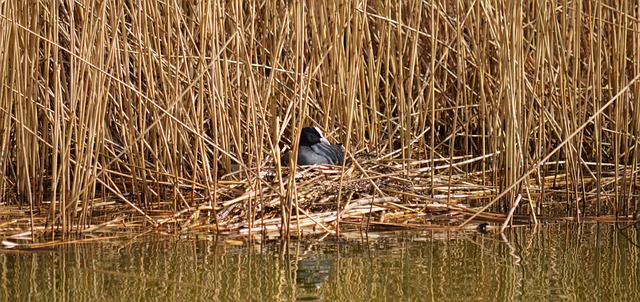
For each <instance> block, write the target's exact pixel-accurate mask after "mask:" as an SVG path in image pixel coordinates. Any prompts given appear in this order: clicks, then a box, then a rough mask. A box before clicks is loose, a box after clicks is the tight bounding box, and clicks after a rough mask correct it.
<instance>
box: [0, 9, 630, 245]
mask: <svg viewBox="0 0 640 302" xmlns="http://www.w3.org/2000/svg"><path fill="white" fill-rule="evenodd" d="M634 5H635V4H634V3H633V1H626V2H625V1H608V2H605V3H602V2H595V1H582V0H577V1H551V2H549V1H539V0H538V1H536V0H529V1H523V3H522V5H521V6H518V5H517V2H514V1H453V0H451V1H444V2H443V1H440V2H435V3H431V2H428V1H404V2H403V3H402V4H399V3H397V2H394V1H368V2H365V1H362V2H355V1H354V2H348V1H347V2H342V3H333V2H330V3H326V4H325V3H323V2H322V1H312V2H309V3H305V2H293V3H289V4H285V3H283V2H279V1H255V2H251V3H249V2H248V1H212V2H208V1H178V2H171V1H169V2H162V1H160V2H158V1H139V2H136V3H132V2H129V1H104V2H101V3H95V2H94V1H0V28H1V31H0V77H1V81H0V82H1V83H2V85H1V87H0V179H1V181H0V194H1V195H0V217H3V218H2V221H5V222H3V223H1V225H0V228H3V229H2V231H3V233H7V234H9V233H11V234H14V235H15V234H22V235H24V234H28V235H27V236H34V234H40V233H42V232H45V231H47V230H48V231H52V230H53V231H55V232H49V233H48V234H50V235H49V236H47V239H49V240H55V239H65V237H66V236H68V235H69V234H73V233H87V230H90V231H96V230H97V229H100V228H106V227H107V226H111V228H112V225H113V224H114V223H117V224H116V225H118V226H120V227H123V228H125V229H131V228H134V227H138V226H140V227H144V229H153V230H170V231H176V230H193V229H202V228H206V229H213V230H216V231H218V232H230V233H231V232H239V233H243V232H246V233H249V232H256V233H261V234H266V233H269V234H270V233H271V231H272V229H273V230H275V231H274V232H275V233H284V234H290V233H291V232H290V231H295V232H296V233H297V232H301V231H302V229H315V230H316V231H319V232H333V231H334V230H339V228H336V224H337V223H338V222H339V221H340V219H346V221H345V223H356V224H358V225H360V226H363V227H365V226H371V223H372V221H374V222H378V223H381V222H387V221H389V220H391V221H394V222H398V221H405V220H404V219H405V218H403V217H409V216H410V215H413V216H411V217H412V219H416V217H418V218H420V219H423V218H424V217H428V218H429V219H427V220H428V221H427V222H425V221H422V223H420V225H423V226H424V225H425V224H430V225H443V224H447V225H454V226H455V227H462V226H464V225H466V223H467V222H469V221H470V220H471V219H469V218H470V217H472V218H473V220H479V219H484V220H489V221H500V222H502V221H512V220H511V219H512V218H514V219H515V221H537V219H538V218H545V217H549V216H568V217H573V218H575V219H578V220H580V219H582V218H583V217H586V216H598V217H600V216H602V217H609V216H607V215H613V217H614V218H616V219H624V218H637V214H638V211H639V205H638V189H637V188H638V180H637V172H638V166H637V163H638V159H639V158H640V153H639V152H640V151H639V150H638V135H639V132H640V110H639V108H640V107H639V106H640V103H639V102H638V99H639V98H638V96H639V95H640V83H639V82H638V78H639V76H640V63H639V60H638V59H637V58H638V57H639V55H640V31H639V20H640V19H639V18H640V12H639V8H638V6H637V5H635V6H634ZM306 125H318V126H320V127H321V128H323V129H324V130H326V132H327V133H328V134H329V135H328V136H329V138H330V140H333V141H339V142H343V144H344V147H345V149H346V150H347V152H348V156H349V157H350V158H351V159H352V160H351V161H350V162H349V163H347V164H346V165H345V167H341V168H340V169H336V170H335V171H333V172H331V173H328V172H326V171H324V172H323V171H317V170H316V171H315V172H304V173H302V174H303V175H306V174H309V175H313V176H298V177H295V178H294V177H287V176H286V175H288V174H287V173H288V170H287V169H284V170H283V169H281V163H280V162H279V161H280V152H281V151H282V148H283V147H284V146H285V145H288V146H292V147H294V148H295V145H296V144H297V142H296V139H295V138H296V137H297V134H298V133H299V131H300V129H301V128H302V127H303V126H306ZM291 142H293V143H291ZM298 170H306V169H300V168H298ZM283 173H284V174H283ZM319 179H322V181H320V180H319ZM371 201H373V202H371ZM354 204H355V205H354ZM350 207H351V208H350ZM367 208H368V209H367ZM512 210H515V212H514V211H512ZM489 212H491V213H493V214H489ZM440 213H445V214H446V215H449V216H448V218H450V219H449V220H442V217H439V216H438V215H439V214H440ZM509 213H511V215H509ZM445 214H443V215H445ZM406 215H409V216H406ZM507 216H508V217H507ZM452 217H454V218H452ZM455 217H460V218H459V219H458V218H455ZM363 218H366V219H363ZM369 218H371V219H369ZM432 218H433V219H432ZM412 221H413V220H412ZM443 221H444V222H443ZM411 223H414V222H411ZM365 224H366V225H365ZM267 225H269V227H268V228H267V227H266V226H267ZM303 226H307V227H303ZM174 227H175V228H174ZM23 232H24V233H23ZM58 236H62V238H58ZM34 237H35V236H34Z"/></svg>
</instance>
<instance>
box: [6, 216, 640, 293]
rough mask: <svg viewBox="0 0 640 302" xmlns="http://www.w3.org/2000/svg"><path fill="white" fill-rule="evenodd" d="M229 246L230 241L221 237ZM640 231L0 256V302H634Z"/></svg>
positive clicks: (199, 244)
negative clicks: (399, 301) (156, 301)
mask: <svg viewBox="0 0 640 302" xmlns="http://www.w3.org/2000/svg"><path fill="white" fill-rule="evenodd" d="M222 240H223V241H224V239H222ZM639 242H640V233H639V232H638V226H637V225H612V224H606V225H605V224H585V225H583V226H576V225H551V226H547V227H540V228H537V229H532V228H521V229H514V230H510V231H509V232H507V233H506V234H504V235H498V234H496V233H492V232H489V233H486V234H482V233H480V232H466V233H446V232H397V233H377V234H370V235H369V237H368V238H362V237H361V236H360V234H359V233H356V234H353V233H351V234H350V233H346V234H343V237H342V238H341V239H340V240H338V239H337V238H335V237H326V238H315V239H312V238H307V239H304V240H300V241H295V242H290V243H285V242H271V243H264V244H253V245H248V244H243V245H240V246H236V245H230V244H227V243H224V242H213V241H211V240H201V239H198V240H195V239H194V240H191V239H179V238H174V237H147V238H144V239H142V240H140V239H137V240H135V241H126V242H122V241H120V242H109V243H104V242H102V243H93V244H75V245H68V246H61V247H58V248H56V249H51V250H42V251H39V250H38V251H29V252H19V253H18V252H15V251H8V250H1V251H0V276H1V279H0V300H3V301H5V300H16V299H18V300H35V301H39V300H61V299H62V300H71V301H119V300H124V301H130V300H161V301H295V300H298V301H314V300H323V301H372V300H421V301H424V300H433V301H511V300H517V301H539V300H569V301H572V300H573V301H585V300H588V301H598V300H606V301H638V300H640V292H639V291H640V279H639V278H638V271H640V249H639V248H638V243H639Z"/></svg>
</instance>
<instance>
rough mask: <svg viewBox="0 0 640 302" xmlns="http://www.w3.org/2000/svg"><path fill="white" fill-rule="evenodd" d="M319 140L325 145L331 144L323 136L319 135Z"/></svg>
mask: <svg viewBox="0 0 640 302" xmlns="http://www.w3.org/2000/svg"><path fill="white" fill-rule="evenodd" d="M320 142H321V143H324V144H327V145H331V143H330V142H329V141H328V140H327V139H326V138H324V137H321V138H320Z"/></svg>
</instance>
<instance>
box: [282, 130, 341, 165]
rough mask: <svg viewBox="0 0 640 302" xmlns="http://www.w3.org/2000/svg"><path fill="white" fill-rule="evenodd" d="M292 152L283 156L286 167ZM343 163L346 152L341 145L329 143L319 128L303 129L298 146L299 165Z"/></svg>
mask: <svg viewBox="0 0 640 302" xmlns="http://www.w3.org/2000/svg"><path fill="white" fill-rule="evenodd" d="M290 152H291V151H288V152H286V153H285V154H284V156H282V163H283V164H284V165H285V166H286V165H288V164H289V154H290ZM343 161H344V152H342V148H341V147H340V145H332V144H331V143H329V141H328V140H327V139H326V138H325V137H324V136H322V131H320V129H318V128H317V127H306V128H302V131H301V132H300V144H299V146H298V165H300V166H305V165H322V164H330V165H341V164H342V162H343Z"/></svg>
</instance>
